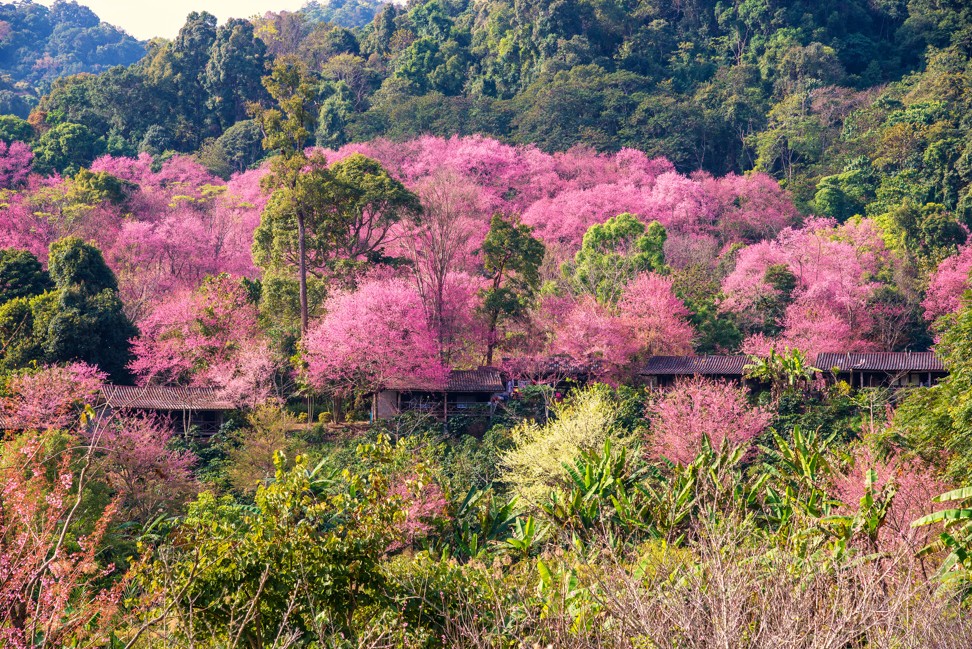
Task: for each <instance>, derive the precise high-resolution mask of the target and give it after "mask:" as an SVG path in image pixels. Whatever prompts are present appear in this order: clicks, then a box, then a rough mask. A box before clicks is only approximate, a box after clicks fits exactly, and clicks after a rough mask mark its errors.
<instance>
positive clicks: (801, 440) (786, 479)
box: [760, 427, 839, 538]
mask: <svg viewBox="0 0 972 649" xmlns="http://www.w3.org/2000/svg"><path fill="white" fill-rule="evenodd" d="M773 437H774V439H775V441H776V448H770V447H767V446H760V450H762V452H763V454H764V456H765V457H766V462H765V464H764V467H763V471H762V474H763V475H764V476H766V477H767V480H766V489H765V492H764V495H763V511H762V520H763V522H764V524H765V525H766V526H767V528H768V529H769V530H770V531H772V532H773V533H775V534H776V535H777V536H778V537H779V538H789V536H790V534H791V533H792V532H793V531H794V528H795V524H796V521H797V519H799V518H800V517H805V518H810V519H820V518H823V517H824V516H829V515H830V511H831V509H832V508H833V507H834V506H836V505H837V504H839V502H838V501H836V500H833V499H831V498H830V497H829V496H828V495H827V492H826V491H825V490H824V489H822V488H821V487H820V485H822V484H825V483H826V480H827V479H828V478H829V477H830V476H831V475H832V474H833V467H832V466H831V464H830V460H829V450H828V449H829V447H830V444H831V443H832V442H833V440H834V435H831V436H829V437H826V438H825V437H823V436H822V435H821V434H820V433H819V431H816V430H812V431H809V432H804V431H803V430H802V429H801V428H799V427H797V428H794V429H793V433H792V439H790V440H787V439H786V438H784V437H783V436H782V435H780V434H778V433H775V432H774V433H773Z"/></svg>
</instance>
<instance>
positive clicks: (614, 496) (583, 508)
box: [541, 440, 648, 539]
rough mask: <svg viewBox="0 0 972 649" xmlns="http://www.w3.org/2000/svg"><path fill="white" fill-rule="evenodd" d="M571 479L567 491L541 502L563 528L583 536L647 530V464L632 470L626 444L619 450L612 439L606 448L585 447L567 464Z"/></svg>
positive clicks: (550, 517)
mask: <svg viewBox="0 0 972 649" xmlns="http://www.w3.org/2000/svg"><path fill="white" fill-rule="evenodd" d="M563 467H564V470H565V471H566V472H567V475H568V477H569V479H570V487H569V489H568V490H567V492H566V494H563V495H561V494H559V493H557V492H552V493H551V494H550V496H549V498H548V500H547V502H546V503H544V504H542V505H541V510H542V511H543V513H544V514H546V516H547V517H548V518H549V519H550V520H551V521H552V522H553V523H554V524H555V525H556V526H557V527H559V528H562V529H564V530H566V531H568V532H571V533H572V534H575V535H578V536H579V537H580V538H581V539H583V538H585V537H587V536H589V535H590V534H591V533H593V532H595V531H607V532H608V533H609V534H610V533H612V532H613V531H614V530H613V529H610V528H617V529H618V530H620V531H623V532H624V533H625V534H630V533H633V532H636V531H643V530H644V529H645V528H646V525H647V523H648V521H647V506H646V503H645V498H644V497H643V495H644V493H645V492H644V490H643V489H642V487H641V483H642V481H643V480H644V478H645V476H646V475H647V468H643V469H639V470H637V471H631V470H630V467H629V464H628V461H627V453H626V451H625V449H624V448H622V449H621V450H620V451H619V452H617V453H615V452H614V451H613V449H612V445H611V441H610V440H607V441H606V442H605V443H604V450H603V452H600V453H599V452H597V451H585V452H584V453H582V454H581V457H579V458H578V459H577V460H575V461H574V462H573V464H567V463H564V464H563Z"/></svg>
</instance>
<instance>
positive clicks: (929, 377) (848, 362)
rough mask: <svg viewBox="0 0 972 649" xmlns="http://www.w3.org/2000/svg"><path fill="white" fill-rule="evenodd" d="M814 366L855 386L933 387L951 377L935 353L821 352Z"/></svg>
mask: <svg viewBox="0 0 972 649" xmlns="http://www.w3.org/2000/svg"><path fill="white" fill-rule="evenodd" d="M814 366H815V367H817V368H818V369H820V370H821V371H823V372H824V373H825V374H826V375H829V376H833V377H835V378H836V379H837V380H842V381H847V383H849V384H850V385H851V386H852V387H855V388H865V387H867V388H874V387H890V388H911V387H929V386H932V385H935V384H936V383H938V382H939V381H940V380H942V379H943V378H945V377H946V376H948V371H947V370H946V369H945V366H944V365H943V364H942V361H941V359H939V358H938V356H936V355H935V352H864V353H829V354H819V355H818V356H817V360H816V362H815V363H814Z"/></svg>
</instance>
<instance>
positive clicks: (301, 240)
mask: <svg viewBox="0 0 972 649" xmlns="http://www.w3.org/2000/svg"><path fill="white" fill-rule="evenodd" d="M306 235H307V231H306V227H305V224H304V216H303V215H302V214H298V215H297V250H298V257H299V258H300V259H299V261H298V266H299V270H298V275H299V281H300V342H301V343H304V342H305V338H306V337H307V321H308V309H307V243H306Z"/></svg>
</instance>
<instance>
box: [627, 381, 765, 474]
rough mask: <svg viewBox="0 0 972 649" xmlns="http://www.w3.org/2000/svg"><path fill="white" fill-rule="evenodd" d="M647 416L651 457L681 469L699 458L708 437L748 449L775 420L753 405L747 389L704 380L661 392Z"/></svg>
mask: <svg viewBox="0 0 972 649" xmlns="http://www.w3.org/2000/svg"><path fill="white" fill-rule="evenodd" d="M646 416H647V417H648V419H649V421H650V423H651V433H650V438H649V440H648V444H649V449H650V453H651V455H652V456H654V457H656V458H666V459H668V460H671V461H672V462H678V463H680V464H687V463H689V462H691V461H692V460H693V459H694V458H695V457H696V456H697V455H698V453H699V450H700V448H701V443H702V438H703V437H705V438H707V439H708V440H709V441H710V442H711V443H712V445H713V446H716V447H718V446H720V445H721V444H722V443H723V441H724V440H727V439H728V440H729V442H730V443H732V444H734V445H742V446H747V447H748V445H750V444H751V443H752V441H753V439H754V438H755V437H756V436H757V435H759V434H760V433H761V432H763V431H764V430H766V427H767V426H769V424H770V421H771V420H772V418H773V414H772V412H770V411H769V410H765V409H763V408H760V407H754V406H751V405H749V402H748V400H747V395H746V389H745V388H740V387H737V386H734V385H731V384H729V383H726V382H723V381H711V380H708V379H701V378H700V379H691V380H687V381H681V382H679V383H677V384H676V385H675V387H674V388H673V389H672V390H669V391H666V392H664V393H661V394H660V395H659V396H658V398H657V399H656V400H655V401H654V402H653V403H652V404H651V405H650V406H648V411H647V413H646Z"/></svg>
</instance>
